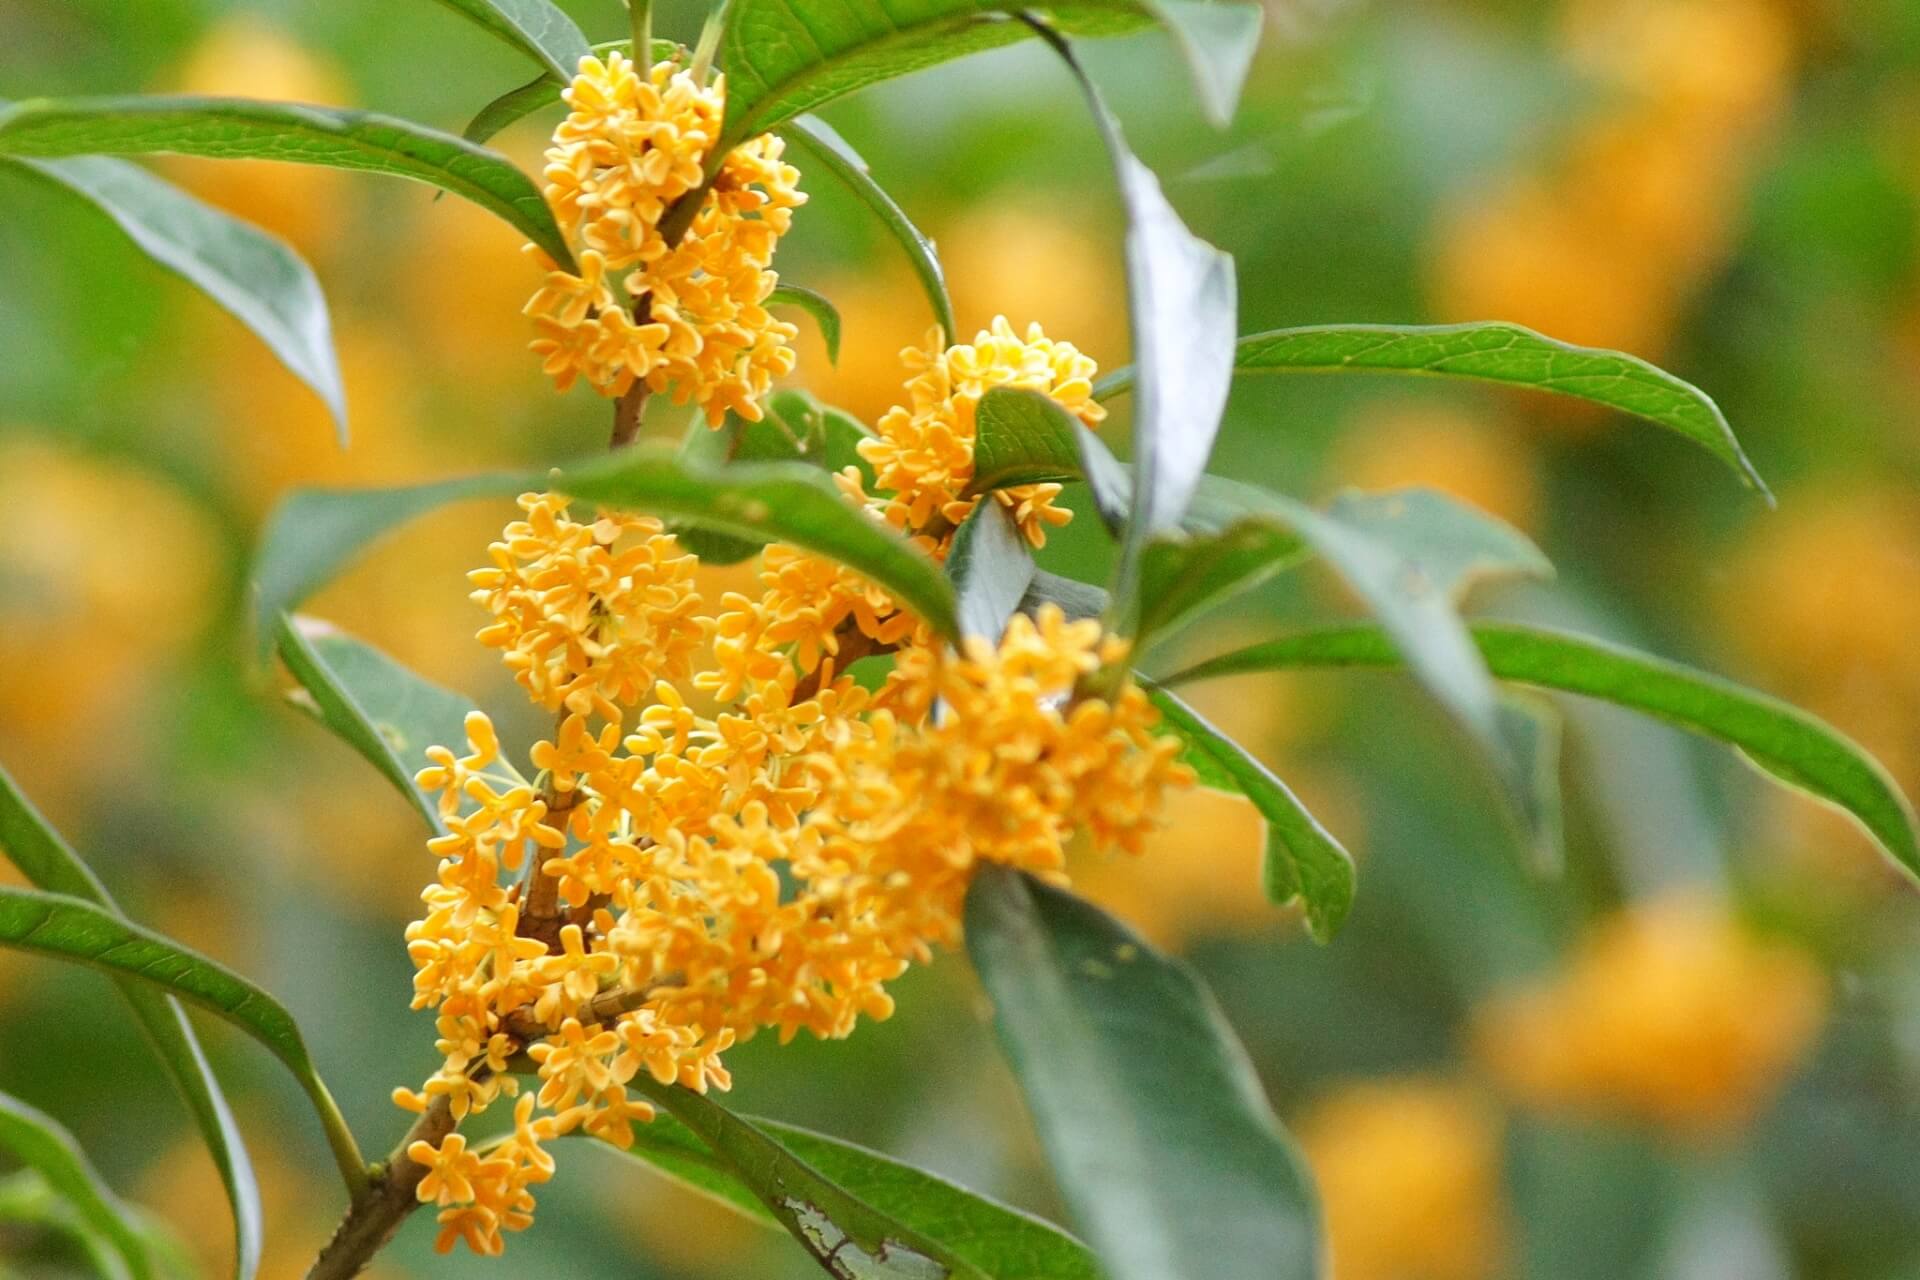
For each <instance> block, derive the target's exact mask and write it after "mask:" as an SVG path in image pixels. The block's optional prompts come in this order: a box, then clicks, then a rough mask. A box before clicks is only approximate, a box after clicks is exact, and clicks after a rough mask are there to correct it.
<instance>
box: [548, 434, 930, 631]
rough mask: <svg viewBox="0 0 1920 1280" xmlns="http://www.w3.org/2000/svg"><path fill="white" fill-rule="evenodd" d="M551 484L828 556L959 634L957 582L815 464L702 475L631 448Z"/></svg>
mask: <svg viewBox="0 0 1920 1280" xmlns="http://www.w3.org/2000/svg"><path fill="white" fill-rule="evenodd" d="M555 483H556V486H557V487H558V488H559V489H561V490H562V491H563V492H565V493H569V494H572V495H573V496H574V497H577V498H585V499H587V500H589V501H594V502H601V503H605V504H607V505H609V506H615V507H624V508H630V509H632V510H636V511H647V512H651V513H653V514H655V515H661V516H672V517H676V518H678V519H681V520H685V521H687V522H688V523H690V524H695V525H698V526H700V527H702V528H707V529H712V530H714V531H715V532H718V533H728V534H732V535H734V536H735V537H739V538H752V539H758V540H760V541H763V542H771V541H779V542H786V543H790V544H792V545H793V546H796V547H800V548H802V549H803V550H807V551H812V552H814V553H815V554H818V555H823V556H826V557H828V558H829V559H832V560H835V561H838V562H839V563H841V564H843V565H846V566H847V567H848V568H850V569H853V570H854V571H856V572H858V573H860V574H862V575H863V576H865V577H866V578H868V579H870V580H871V581H872V582H874V583H875V584H876V585H878V586H880V587H883V588H885V589H886V590H887V591H888V592H889V593H890V594H891V595H892V596H893V597H894V598H895V599H896V600H898V601H899V602H900V603H901V604H902V605H903V606H905V607H906V608H908V609H910V610H912V611H913V612H914V613H917V614H918V615H920V617H921V618H922V619H924V620H925V621H926V622H928V623H929V624H931V625H932V627H933V628H934V630H935V631H937V632H939V633H940V634H941V635H942V636H944V637H946V638H948V639H952V638H954V637H956V636H957V635H958V620H957V618H956V617H955V614H954V598H953V588H952V586H951V584H949V583H948V582H947V579H946V575H945V574H943V573H942V572H941V571H940V566H939V565H937V564H935V563H934V562H933V561H932V560H931V559H929V558H928V557H927V556H926V554H925V553H923V552H921V551H920V550H919V549H918V548H916V547H914V546H912V545H911V544H910V543H908V542H907V541H906V539H904V538H902V537H900V536H899V535H898V534H896V533H894V532H893V530H891V529H888V528H886V527H885V526H884V525H881V524H879V523H877V522H876V521H874V520H872V519H869V518H868V517H867V515H866V514H865V513H864V512H862V511H859V510H857V509H856V508H855V507H854V506H852V505H851V504H850V503H849V502H847V500H846V499H845V498H843V497H841V495H840V493H839V491H838V490H837V489H836V488H835V487H834V484H833V482H832V481H831V480H830V479H828V478H827V477H826V476H824V475H822V474H821V473H820V472H819V471H818V470H816V469H814V468H812V467H809V466H806V465H804V464H801V463H777V462H775V463H747V464H736V465H734V466H731V467H727V468H725V469H724V470H721V471H716V472H711V473H704V474H702V473H696V472H693V471H690V470H688V469H686V468H684V467H682V466H681V465H680V464H679V463H678V462H677V461H676V460H675V459H674V458H673V456H672V455H671V454H668V453H661V452H657V451H654V450H650V449H629V450H627V451H626V452H625V453H623V454H619V455H615V456H613V457H611V458H608V459H606V460H605V461H602V462H598V463H590V464H588V465H586V466H584V467H579V468H573V469H569V470H568V471H567V472H566V473H565V474H563V475H561V476H559V477H558V478H557V479H556V481H555Z"/></svg>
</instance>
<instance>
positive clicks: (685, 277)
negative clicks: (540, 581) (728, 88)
mask: <svg viewBox="0 0 1920 1280" xmlns="http://www.w3.org/2000/svg"><path fill="white" fill-rule="evenodd" d="M701 79H702V78H701V77H700V76H697V75H696V74H695V73H694V72H693V71H691V70H681V69H676V68H675V67H674V65H673V64H672V63H671V62H662V63H660V64H658V65H656V66H654V67H653V68H651V70H650V71H649V72H648V73H647V74H645V75H642V74H641V73H640V72H639V71H638V70H636V68H635V67H634V65H633V64H632V63H631V62H629V61H628V60H627V59H626V58H625V57H623V56H622V55H620V54H618V53H614V54H611V55H609V56H608V58H607V60H606V61H605V62H601V61H600V60H599V59H598V58H593V57H587V58H582V59H581V60H580V74H579V75H578V76H576V77H575V78H574V80H573V83H572V84H571V85H570V86H569V87H568V88H567V90H566V94H565V97H566V101H567V105H568V106H569V107H571V108H572V111H571V112H570V114H569V115H568V116H567V118H566V119H565V120H563V121H562V122H561V124H560V127H559V128H558V129H557V130H556V131H555V132H554V136H553V145H552V147H550V148H549V149H548V151H547V167H546V171H545V179H546V196H547V201H548V203H549V204H550V205H552V207H553V210H554V215H555V217H556V218H557V219H558V221H559V223H560V226H561V228H562V230H564V231H565V232H566V233H567V236H568V238H569V239H570V240H572V241H573V242H574V244H575V245H576V246H578V250H579V251H578V255H577V256H578V258H579V273H578V274H575V273H573V272H569V271H564V270H561V269H560V268H559V267H558V266H556V265H554V264H553V263H548V268H549V269H548V272H547V278H546V282H545V283H544V284H543V285H542V286H541V287H540V289H539V290H538V291H537V292H536V293H535V294H534V295H533V298H532V299H531V300H530V301H529V302H528V303H527V307H526V310H527V314H528V315H530V316H532V317H533V320H534V325H535V327H536V329H537V330H538V336H537V337H536V338H535V340H534V342H533V350H534V351H535V352H536V353H537V354H538V355H539V356H540V357H541V360H542V363H543V367H544V368H545V370H546V372H547V373H548V374H549V375H550V376H551V377H552V378H553V379H554V382H555V384H556V385H557V386H558V387H559V388H560V389H561V390H562V391H564V390H566V389H567V388H568V387H570V386H572V385H573V383H574V381H575V380H576V379H579V378H584V379H586V381H587V382H588V383H589V384H590V385H592V386H593V387H594V388H595V389H596V390H598V391H599V392H600V393H601V394H602V395H608V396H619V395H624V394H625V393H626V392H627V391H628V390H629V389H630V388H632V386H633V385H634V384H635V383H636V382H642V383H644V384H645V385H646V386H647V387H648V388H649V389H651V390H652V391H655V392H663V391H669V390H671V391H672V393H673V396H674V400H675V403H679V404H684V403H686V402H687V401H689V400H692V401H695V402H696V403H698V404H699V405H700V407H701V408H702V409H703V410H704V411H705V413H706V415H707V419H708V421H709V422H710V423H712V424H713V425H715V426H718V425H719V424H720V422H721V421H722V420H723V419H724V418H725V417H726V414H727V412H728V411H729V410H731V411H733V412H735V413H738V414H740V415H741V416H743V417H745V418H748V419H749V420H753V421H758V420H759V418H760V408H759V400H760V398H761V397H762V396H764V395H765V394H766V393H767V390H768V388H769V386H770V385H771V384H772V381H773V379H774V378H775V377H777V376H779V375H781V374H784V373H787V372H788V371H790V370H791V369H792V368H793V360H794V356H793V350H792V347H791V346H790V345H789V344H790V343H791V342H792V340H793V338H794V337H795V334H796V332H797V331H796V330H795V328H794V326H793V325H791V324H788V323H786V322H785V321H781V320H776V319H774V318H773V317H772V316H771V315H770V314H768V312H767V309H766V302H767V298H768V296H769V295H770V294H772V292H773V290H774V286H775V285H776V284H777V283H778V277H777V276H776V275H775V274H774V272H773V270H772V263H773V253H774V248H775V246H776V245H777V244H778V242H779V239H780V237H781V236H782V235H784V234H785V233H786V231H787V228H788V227H789V226H790V225H791V223H792V220H793V210H794V208H795V207H797V206H798V205H800V204H801V203H803V202H804V201H805V199H806V197H805V196H804V195H802V194H801V193H800V192H799V190H798V189H797V188H796V183H798V181H799V177H800V175H799V173H798V172H797V171H796V170H795V169H794V168H793V166H791V165H788V164H785V163H783V162H782V161H781V159H780V157H781V152H782V147H783V145H784V144H783V143H782V142H781V140H780V139H779V138H776V137H774V136H773V135H771V134H767V135H763V136H761V137H758V138H754V139H752V140H751V141H749V142H747V143H745V144H743V145H741V146H739V147H736V148H734V149H733V150H732V151H730V152H728V153H727V155H726V157H725V158H724V159H723V160H722V161H721V162H720V164H719V166H718V168H717V170H716V171H715V172H714V173H713V176H712V181H711V184H710V187H709V188H708V189H707V190H706V192H705V194H704V195H701V194H699V193H700V192H701V189H702V184H703V182H705V181H706V176H707V163H708V152H709V150H710V149H711V148H712V146H713V144H714V142H715V141H716V140H717V139H718V137H719V133H720V123H721V119H722V117H723V116H724V114H725V107H726V92H725V84H724V77H716V78H715V79H714V81H713V82H712V83H711V84H703V83H701ZM690 195H691V196H693V197H694V198H697V199H699V200H700V201H701V204H700V208H699V212H698V213H697V214H696V215H695V216H694V219H693V223H692V226H691V227H690V228H689V230H688V232H687V234H686V235H685V236H683V237H681V239H680V240H679V241H678V242H677V243H674V244H668V243H667V240H666V238H665V237H664V236H663V235H661V233H660V229H659V228H660V223H661V220H662V219H663V218H664V217H666V215H667V211H668V210H669V209H670V208H671V207H672V206H673V205H674V203H675V202H676V201H678V200H680V199H681V198H682V197H687V196H690Z"/></svg>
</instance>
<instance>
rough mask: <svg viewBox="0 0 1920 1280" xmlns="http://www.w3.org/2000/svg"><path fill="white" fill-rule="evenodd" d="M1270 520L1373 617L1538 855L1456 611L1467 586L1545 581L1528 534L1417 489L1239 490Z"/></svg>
mask: <svg viewBox="0 0 1920 1280" xmlns="http://www.w3.org/2000/svg"><path fill="white" fill-rule="evenodd" d="M1239 488H1240V491H1241V492H1242V493H1245V494H1248V495H1251V496H1250V497H1249V499H1248V500H1249V502H1250V503H1257V504H1258V505H1259V506H1260V507H1261V508H1263V510H1264V513H1265V514H1266V516H1267V517H1268V518H1270V519H1273V520H1276V521H1278V522H1279V523H1280V524H1282V525H1283V526H1284V527H1287V528H1290V529H1291V530H1292V531H1293V532H1294V533H1296V534H1298V535H1299V536H1300V538H1301V539H1302V540H1303V541H1304V542H1306V543H1307V544H1308V545H1309V546H1311V547H1312V548H1313V549H1314V550H1315V551H1316V552H1317V553H1318V554H1319V555H1320V557H1321V558H1322V559H1324V560H1325V561H1326V562H1327V564H1328V566H1329V567H1331V568H1332V569H1333V570H1334V571H1335V572H1337V573H1338V574H1339V575H1340V577H1341V578H1342V579H1344V580H1345V582H1346V583H1347V585H1348V586H1349V587H1351V588H1352V589H1353V590H1354V592H1355V593H1356V594H1357V595H1359V596H1360V597H1361V599H1362V600H1363V601H1365V602H1366V605H1367V608H1368V610H1369V611H1370V612H1372V613H1373V614H1374V616H1375V617H1377V618H1379V619H1380V622H1381V624H1382V625H1383V626H1384V627H1385V628H1386V630H1387V632H1388V634H1390V635H1392V636H1393V638H1394V641H1395V643H1396V644H1397V645H1398V646H1399V648H1400V651H1401V652H1402V653H1403V654H1405V655H1406V659H1407V664H1408V667H1409V669H1411V670H1412V671H1413V673H1414V674H1415V676H1417V677H1418V678H1419V680H1420V682H1421V683H1422V684H1423V685H1425V686H1426V688H1427V690H1428V692H1430V693H1431V694H1432V695H1433V696H1434V699H1435V700H1436V701H1437V702H1439V704H1440V705H1441V707H1442V708H1443V709H1444V710H1445V711H1446V712H1447V714H1448V715H1449V716H1451V717H1452V718H1453V720H1454V721H1455V722H1456V723H1457V724H1458V725H1459V726H1460V727H1461V728H1462V729H1463V730H1465V731H1466V733H1467V735H1468V737H1469V738H1470V739H1471V740H1472V741H1473V742H1474V744H1475V745H1476V746H1477V747H1479V749H1480V750H1481V751H1482V752H1483V753H1484V755H1485V757H1486V759H1487V761H1488V762H1489V764H1490V765H1491V766H1492V769H1493V773H1494V776H1495V778H1496V779H1497V780H1498V782H1499V783H1500V786H1501V794H1502V796H1503V797H1504V799H1505V800H1506V802H1507V809H1508V812H1509V816H1510V817H1512V818H1513V820H1514V823H1515V826H1516V828H1517V829H1518V830H1519V832H1520V833H1521V835H1522V836H1523V837H1524V838H1525V840H1526V842H1527V844H1528V846H1529V847H1530V848H1531V849H1532V850H1533V851H1534V852H1535V854H1536V855H1537V856H1538V857H1540V858H1541V859H1542V860H1546V861H1550V860H1551V858H1552V857H1553V853H1552V849H1551V846H1550V843H1549V841H1550V838H1551V834H1552V833H1551V832H1550V831H1547V830H1544V829H1539V828H1535V827H1532V826H1530V825H1529V819H1530V816H1531V815H1535V814H1538V813H1542V812H1544V809H1543V807H1542V805H1541V804H1540V803H1539V802H1538V801H1537V800H1536V798H1535V797H1534V795H1533V794H1532V788H1533V785H1534V782H1535V779H1536V777H1537V773H1536V770H1535V768H1534V766H1533V763H1532V753H1531V746H1532V744H1531V743H1530V742H1528V741H1524V740H1521V741H1516V740H1514V739H1513V738H1511V737H1510V735H1511V734H1513V733H1514V731H1515V728H1516V725H1515V723H1514V722H1513V721H1511V720H1510V719H1503V718H1502V716H1501V714H1500V710H1499V699H1498V697H1497V696H1496V694H1495V692H1494V687H1493V682H1492V680H1491V679H1489V677H1488V675H1487V669H1486V664H1485V663H1484V662H1483V661H1482V660H1481V658H1480V654H1479V652H1478V651H1477V650H1476V649H1475V648H1474V645H1473V639H1472V637H1471V635H1470V634H1469V633H1468V631H1467V627H1466V624H1465V623H1464V622H1462V621H1461V619H1460V615H1459V613H1458V611H1457V609H1456V607H1455V605H1456V601H1457V599H1458V597H1459V596H1460V594H1461V593H1462V592H1464V591H1465V590H1466V589H1467V588H1468V587H1469V586H1470V585H1472V584H1473V583H1474V582H1477V581H1480V580H1482V579H1485V578H1487V577H1491V576H1497V575H1505V576H1516V577H1544V576H1547V575H1549V574H1551V572H1552V566H1551V565H1550V564H1548V562H1547V560H1546V558H1545V557H1544V556H1542V555H1541V554H1540V552H1539V551H1538V549H1536V548H1535V547H1534V546H1533V544H1532V543H1530V542H1528V541H1527V539H1526V538H1525V537H1524V536H1523V535H1521V534H1520V533H1518V532H1516V531H1515V530H1513V529H1511V528H1509V527H1508V526H1506V525H1504V524H1501V523H1500V522H1499V521H1497V520H1495V519H1493V518H1492V517H1491V516H1488V515H1486V514H1484V513H1482V512H1480V511H1476V510H1475V509H1474V508H1472V507H1469V506H1466V505H1465V504H1463V503H1459V502H1455V501H1453V500H1452V499H1450V498H1447V497H1445V496H1443V495H1441V494H1438V493H1434V492H1432V491H1431V490H1425V489H1407V490H1399V491H1395V492H1391V493H1374V494H1362V493H1347V494H1342V495H1341V496H1340V497H1339V498H1337V499H1335V501H1334V502H1333V504H1332V505H1331V506H1330V507H1329V508H1328V509H1327V510H1326V511H1315V510H1314V509H1313V508H1311V507H1308V506H1306V505H1304V504H1302V503H1299V502H1295V501H1294V500H1293V499H1291V498H1286V497H1283V496H1282V495H1280V494H1276V493H1268V492H1266V491H1265V490H1257V489H1253V488H1252V487H1251V486H1240V487H1239Z"/></svg>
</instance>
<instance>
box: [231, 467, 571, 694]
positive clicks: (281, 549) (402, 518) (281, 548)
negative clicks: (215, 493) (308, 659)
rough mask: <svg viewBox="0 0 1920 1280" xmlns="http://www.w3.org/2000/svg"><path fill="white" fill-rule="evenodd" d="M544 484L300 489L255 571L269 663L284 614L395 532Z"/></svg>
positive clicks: (468, 481) (278, 518)
mask: <svg viewBox="0 0 1920 1280" xmlns="http://www.w3.org/2000/svg"><path fill="white" fill-rule="evenodd" d="M531 487H539V482H537V481H532V480H531V479H530V478H529V477H527V476H522V475H512V474H506V473H499V472H495V473H491V474H486V475H477V476H461V477H459V478H458V479H454V480H443V481H439V482H436V483H433V484H422V485H411V486H408V487H406V488H400V489H296V490H294V491H293V492H292V493H290V494H288V495H287V496H286V497H285V498H284V499H282V500H281V502H280V505H279V506H277V507H275V508H274V511H273V514H272V515H271V516H270V517H268V520H267V528H266V532H265V533H264V534H263V535H262V537H261V542H260V549H259V551H258V552H257V553H256V554H255V557H254V564H253V587H254V637H255V640H256V643H257V645H258V650H259V655H260V656H261V657H263V658H264V657H265V656H266V654H267V652H268V651H269V650H270V649H271V647H272V646H273V643H274V635H275V631H276V629H277V628H278V626H279V625H280V615H281V614H283V613H291V612H292V611H293V608H294V606H295V605H297V604H299V603H300V602H301V601H302V600H304V599H306V598H307V596H308V595H310V594H312V593H313V592H314V591H316V590H318V589H319V588H320V587H321V586H322V585H323V584H325V583H326V582H327V581H328V580H329V579H331V578H332V577H333V576H334V574H336V573H338V572H339V571H340V570H341V569H342V568H343V567H344V566H345V565H346V564H347V563H348V562H349V561H351V560H352V559H353V558H354V556H355V555H357V554H358V553H359V552H360V551H361V550H362V549H364V548H365V547H366V546H367V545H368V544H369V543H371V542H373V541H375V540H376V539H378V538H380V537H381V536H383V535H384V534H386V533H388V532H390V531H391V530H392V529H393V528H394V527H395V526H396V525H400V524H403V523H405V522H406V521H408V520H413V519H416V518H418V517H420V516H423V515H425V514H426V513H427V512H429V511H433V510H436V509H438V508H440V507H443V506H445V505H447V504H448V503H450V502H457V501H460V500H462V499H466V498H483V497H511V496H513V495H514V494H518V493H520V492H523V491H524V490H526V489H528V488H531Z"/></svg>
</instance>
